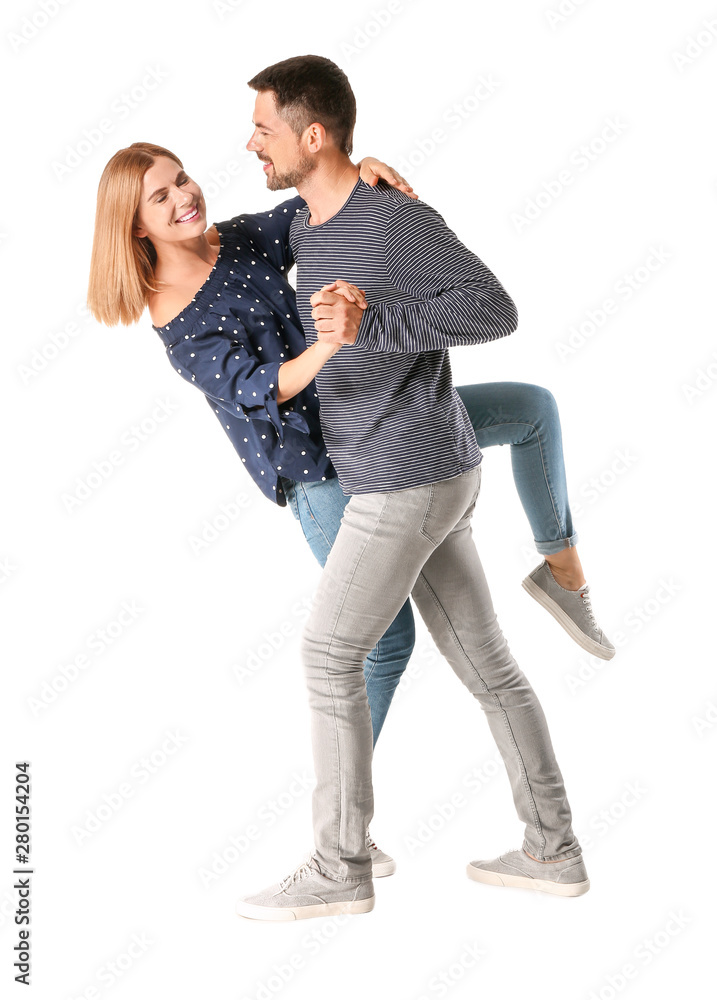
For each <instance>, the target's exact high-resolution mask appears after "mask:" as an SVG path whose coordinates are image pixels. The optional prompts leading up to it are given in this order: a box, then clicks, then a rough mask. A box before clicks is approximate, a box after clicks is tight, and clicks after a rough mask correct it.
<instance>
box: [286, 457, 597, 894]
mask: <svg viewBox="0 0 717 1000" xmlns="http://www.w3.org/2000/svg"><path fill="white" fill-rule="evenodd" d="M480 473H481V469H480V466H479V467H478V468H477V469H473V470H471V471H470V472H467V473H464V474H463V475H461V476H457V477H455V478H454V479H446V480H443V481H441V482H437V483H431V484H429V485H427V486H418V487H415V488H413V489H408V490H401V491H399V492H394V493H370V494H355V495H354V496H352V497H351V499H350V501H349V503H348V504H347V506H346V510H345V512H344V517H343V521H342V523H341V528H340V529H339V533H338V536H337V538H336V541H335V542H334V545H333V547H332V549H331V552H330V554H329V557H328V560H327V562H326V566H325V568H324V572H323V575H322V577H321V581H320V583H319V588H318V590H317V593H316V596H315V598H314V607H313V610H312V613H311V616H310V618H309V620H308V622H307V624H306V628H305V631H304V636H303V644H302V646H303V657H304V665H305V669H306V678H307V684H308V689H309V705H310V708H311V733H312V745H313V753H314V768H315V771H316V781H317V784H316V789H315V791H314V796H313V817H314V844H315V851H314V857H315V859H316V862H317V864H318V867H319V869H320V870H321V871H322V872H323V873H324V874H325V875H326V876H328V877H329V878H332V879H335V880H337V881H340V882H361V881H366V880H368V879H370V878H371V861H370V858H369V854H368V850H367V849H366V844H365V835H366V828H367V827H368V825H369V823H370V821H371V818H372V816H373V787H372V783H371V757H372V743H373V735H372V730H371V714H370V711H369V706H368V699H367V697H366V685H365V682H364V674H363V662H364V659H365V658H366V654H367V653H368V652H369V651H370V650H371V649H373V647H374V646H375V645H376V643H377V642H378V640H379V639H380V638H381V636H382V635H383V634H384V632H385V631H386V629H387V628H388V626H389V625H390V624H391V622H392V621H393V619H394V618H395V616H396V614H397V613H398V611H399V609H400V608H401V606H402V605H403V603H404V601H405V600H406V598H407V597H408V596H409V594H410V595H411V596H412V597H413V599H414V601H415V602H416V605H417V606H418V610H419V611H420V613H421V617H422V618H423V620H424V621H425V623H426V625H427V627H428V629H429V630H430V633H431V635H432V636H433V639H434V641H435V643H436V645H437V646H438V649H439V650H440V651H441V653H442V654H443V656H444V657H445V658H446V659H447V660H448V662H449V663H450V665H451V666H452V667H453V670H454V671H455V672H456V674H457V675H458V676H459V677H460V679H461V680H462V681H463V683H464V684H465V685H466V687H467V688H468V690H469V691H470V692H471V694H472V695H473V696H474V697H475V698H476V699H477V700H478V702H479V703H480V706H481V708H482V709H483V711H484V712H485V714H486V716H487V718H488V724H489V726H490V728H491V732H492V733H493V736H494V738H495V741H496V744H497V745H498V749H499V751H500V753H501V756H502V757H503V761H504V762H505V766H506V770H507V773H508V777H509V780H510V784H511V788H512V791H513V801H514V802H515V807H516V809H517V812H518V816H519V818H520V819H521V820H522V821H523V822H524V824H525V839H524V842H523V847H524V848H525V850H526V851H528V852H529V853H530V854H532V855H533V856H534V857H536V858H538V859H539V860H544V861H549V860H550V861H554V860H557V859H561V860H562V859H565V858H570V857H574V856H576V855H578V854H580V853H581V851H580V845H579V844H578V841H577V840H576V838H575V835H574V834H573V831H572V827H571V814H570V806H569V805H568V800H567V797H566V794H565V787H564V785H563V778H562V775H561V773H560V769H559V767H558V764H557V761H556V760H555V754H554V752H553V747H552V744H551V741H550V734H549V732H548V726H547V723H546V721H545V716H544V714H543V710H542V708H541V707H540V703H539V701H538V699H537V697H536V695H535V693H534V691H533V689H532V688H531V686H530V684H529V683H528V681H527V679H526V677H525V676H524V675H523V673H522V672H521V670H520V668H519V667H518V665H517V663H516V662H515V660H514V659H513V657H512V655H511V653H510V650H509V649H508V644H507V643H506V641H505V637H504V636H503V633H502V632H501V629H500V626H499V625H498V622H497V619H496V616H495V612H494V610H493V604H492V601H491V598H490V592H489V590H488V585H487V583H486V579H485V576H484V574H483V568H482V566H481V563H480V559H479V558H478V553H477V552H476V548H475V545H474V543H473V539H472V531H471V526H470V521H471V515H472V513H473V508H474V506H475V502H476V499H477V497H478V492H479V490H480Z"/></svg>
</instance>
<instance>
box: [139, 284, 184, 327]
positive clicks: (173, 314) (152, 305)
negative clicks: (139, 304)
mask: <svg viewBox="0 0 717 1000" xmlns="http://www.w3.org/2000/svg"><path fill="white" fill-rule="evenodd" d="M189 305H191V302H189V303H188V302H187V296H186V292H183V291H182V290H181V289H178V288H165V289H162V288H160V289H159V290H158V291H156V292H150V293H149V298H148V301H147V306H148V308H149V316H150V319H151V320H152V326H156V327H162V326H167V325H168V324H169V323H171V322H172V320H174V319H176V318H177V317H178V316H179V315H180V313H183V312H184V310H185V309H186V308H187V307H188V306H189Z"/></svg>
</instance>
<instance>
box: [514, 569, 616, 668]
mask: <svg viewBox="0 0 717 1000" xmlns="http://www.w3.org/2000/svg"><path fill="white" fill-rule="evenodd" d="M523 587H524V588H525V590H527V591H528V593H529V594H530V596H531V597H534V598H535V600H536V601H537V602H538V604H542V606H543V607H544V608H545V610H546V611H549V612H550V614H551V615H552V616H553V618H555V620H556V621H558V622H560V624H561V625H562V626H563V628H564V629H565V631H566V632H567V633H568V635H569V636H570V637H571V638H572V639H574V640H575V641H576V642H577V644H578V645H579V646H582V648H583V649H585V650H587V652H588V653H592V654H593V656H599V657H600V659H601V660H611V659H612V658H613V656H614V655H615V647H614V646H613V644H612V643H611V642H610V640H609V639H608V638H607V636H606V635H605V633H604V632H603V630H602V629H601V628H600V626H599V625H598V623H597V622H596V621H595V615H594V614H593V609H592V605H591V603H590V588H589V587H588V585H587V584H586V585H585V586H584V587H581V588H580V590H565V588H564V587H561V586H560V584H559V583H557V582H556V580H555V577H554V576H553V574H552V573H551V572H550V566H549V565H548V564H547V562H545V560H543V562H542V563H541V564H540V566H537V567H536V568H535V569H534V570H533V572H532V573H529V574H528V576H526V578H525V579H524V580H523Z"/></svg>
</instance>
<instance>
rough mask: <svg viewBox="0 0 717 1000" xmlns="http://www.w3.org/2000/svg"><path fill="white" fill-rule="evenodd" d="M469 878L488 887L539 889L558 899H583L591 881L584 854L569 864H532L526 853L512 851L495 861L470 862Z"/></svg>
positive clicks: (549, 862)
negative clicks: (580, 897) (573, 897)
mask: <svg viewBox="0 0 717 1000" xmlns="http://www.w3.org/2000/svg"><path fill="white" fill-rule="evenodd" d="M466 871H467V873H468V878H472V879H474V881H476V882H484V883H485V884H486V885H505V886H516V887H517V888H520V889H536V890H537V891H538V892H551V893H553V894H554V895H556V896H582V895H583V893H585V892H587V891H588V889H589V888H590V879H589V878H588V873H587V872H586V870H585V863H584V862H583V858H582V855H581V854H578V855H577V857H574V858H568V859H567V860H566V861H533V859H532V858H529V857H528V855H527V854H526V853H525V851H510V852H509V853H508V854H501V856H500V857H499V858H494V859H493V860H492V861H471V863H470V864H469V865H468V868H467V869H466Z"/></svg>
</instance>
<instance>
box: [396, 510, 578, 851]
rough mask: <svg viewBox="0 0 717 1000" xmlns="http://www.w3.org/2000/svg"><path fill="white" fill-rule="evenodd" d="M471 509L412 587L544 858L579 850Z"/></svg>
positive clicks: (529, 840) (529, 844)
mask: <svg viewBox="0 0 717 1000" xmlns="http://www.w3.org/2000/svg"><path fill="white" fill-rule="evenodd" d="M471 514H472V510H471V509H469V510H467V511H466V512H465V514H464V516H463V517H462V518H461V520H460V522H459V523H458V524H457V525H456V526H455V528H454V529H453V530H452V531H451V532H450V533H449V535H448V536H447V538H446V539H445V540H444V541H443V543H442V544H441V545H439V546H438V547H437V548H436V549H435V551H434V552H433V553H432V555H431V556H430V558H429V559H428V560H427V562H426V564H425V565H424V566H423V568H422V570H421V573H420V575H419V577H418V580H417V582H416V586H415V587H414V589H413V595H412V596H413V598H414V600H415V601H416V604H417V606H418V609H419V611H420V613H421V617H422V618H423V620H424V621H425V622H426V625H427V626H428V628H429V630H430V632H431V635H432V636H433V638H434V640H435V642H436V645H437V646H438V648H439V650H440V651H441V653H442V654H443V656H445V658H446V659H447V660H448V662H449V663H450V664H451V666H452V667H453V669H454V671H455V672H456V674H457V675H458V677H460V679H461V680H462V681H463V683H464V684H465V685H466V687H467V688H468V690H469V691H470V692H471V694H473V696H474V697H475V698H476V699H477V701H478V702H479V703H480V705H481V708H482V709H483V711H484V712H485V713H486V716H487V719H488V724H489V725H490V728H491V732H492V733H493V736H494V738H495V741H496V744H497V745H498V749H499V751H500V753H501V756H502V757H503V761H504V763H505V766H506V770H507V772H508V778H509V780H510V785H511V789H512V792H513V801H514V802H515V806H516V809H517V812H518V816H519V817H520V819H521V820H522V821H523V823H524V824H525V835H524V843H523V846H524V849H525V850H526V851H528V852H529V853H530V854H531V855H532V856H533V857H534V858H536V859H537V860H538V861H562V860H565V859H567V858H571V857H576V856H578V855H579V854H580V853H581V851H580V845H579V844H578V841H577V840H576V838H575V835H574V833H573V830H572V827H571V813H570V807H569V805H568V800H567V796H566V793H565V787H564V785H563V778H562V774H561V773H560V769H559V767H558V764H557V761H556V759H555V754H554V751H553V746H552V743H551V740H550V734H549V732H548V727H547V723H546V720H545V716H544V714H543V710H542V708H541V706H540V703H539V701H538V699H537V697H536V695H535V692H534V691H533V689H532V688H531V686H530V684H529V682H528V680H527V678H526V677H525V675H524V674H523V673H522V672H521V670H520V668H519V667H518V665H517V663H516V662H515V660H514V659H513V656H512V655H511V652H510V650H509V648H508V644H507V642H506V640H505V636H504V635H503V633H502V631H501V629H500V626H499V624H498V621H497V619H496V616H495V611H494V609H493V604H492V601H491V597H490V592H489V590H488V585H487V583H486V579H485V575H484V573H483V568H482V566H481V563H480V559H479V557H478V553H477V551H476V548H475V545H474V543H473V539H472V532H471V526H470V520H471Z"/></svg>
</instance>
